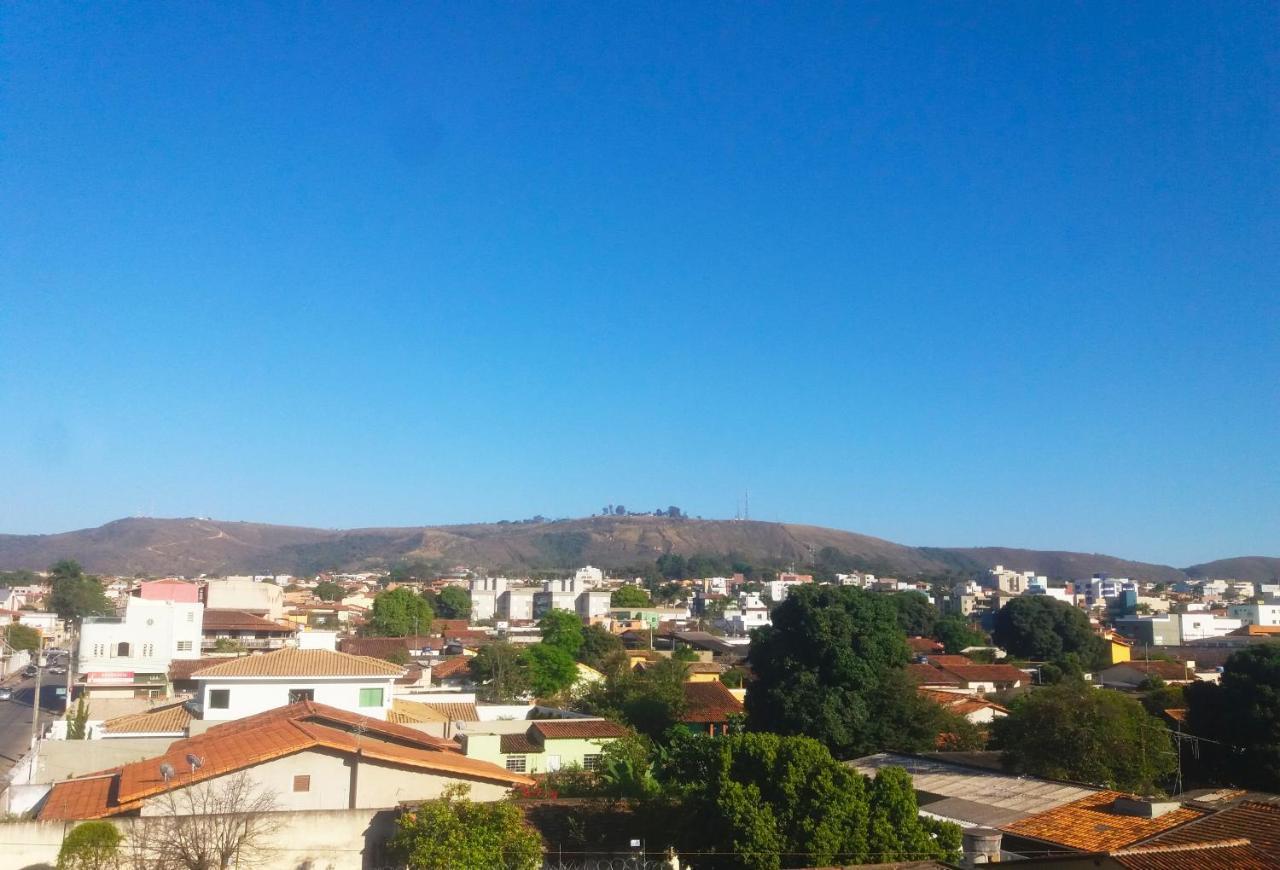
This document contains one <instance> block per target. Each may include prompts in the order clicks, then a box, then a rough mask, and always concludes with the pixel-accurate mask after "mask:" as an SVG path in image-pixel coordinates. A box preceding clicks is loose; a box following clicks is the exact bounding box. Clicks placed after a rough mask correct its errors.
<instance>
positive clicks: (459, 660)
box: [431, 656, 471, 681]
mask: <svg viewBox="0 0 1280 870" xmlns="http://www.w3.org/2000/svg"><path fill="white" fill-rule="evenodd" d="M470 665H471V658H470V657H469V656H454V657H453V658H448V659H445V660H444V661H442V662H439V663H438V664H434V665H432V666H431V679H432V680H433V681H438V680H447V679H449V678H450V677H464V676H466V675H467V673H468V671H469V669H470Z"/></svg>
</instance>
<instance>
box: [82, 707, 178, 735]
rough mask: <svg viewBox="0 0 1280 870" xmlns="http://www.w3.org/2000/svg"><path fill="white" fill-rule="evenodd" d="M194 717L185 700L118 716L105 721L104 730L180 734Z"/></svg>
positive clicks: (119, 732)
mask: <svg viewBox="0 0 1280 870" xmlns="http://www.w3.org/2000/svg"><path fill="white" fill-rule="evenodd" d="M194 718H195V716H194V715H193V714H192V712H191V711H190V710H188V709H187V705H186V702H185V701H184V702H180V703H177V704H166V705H165V706H163V707H155V708H153V709H151V710H146V711H144V712H142V713H133V714H131V715H128V716H116V717H115V718H114V719H108V720H107V721H105V722H103V723H102V730H103V731H105V732H106V733H108V734H180V733H183V732H185V731H186V730H187V726H188V725H189V724H191V720H192V719H194Z"/></svg>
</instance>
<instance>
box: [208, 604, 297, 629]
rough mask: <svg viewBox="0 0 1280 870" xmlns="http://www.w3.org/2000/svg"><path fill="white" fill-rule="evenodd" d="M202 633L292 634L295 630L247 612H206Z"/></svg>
mask: <svg viewBox="0 0 1280 870" xmlns="http://www.w3.org/2000/svg"><path fill="white" fill-rule="evenodd" d="M202 631H203V632H204V633H205V634H209V633H210V632H218V631H255V632H269V633H272V634H292V633H293V632H294V631H295V629H294V628H292V627H289V626H285V625H281V624H279V623H278V622H272V621H271V620H270V619H266V618H264V617H261V616H257V615H256V614H253V613H250V612H249V611H247V610H216V609H215V610H205V612H204V623H203V625H202Z"/></svg>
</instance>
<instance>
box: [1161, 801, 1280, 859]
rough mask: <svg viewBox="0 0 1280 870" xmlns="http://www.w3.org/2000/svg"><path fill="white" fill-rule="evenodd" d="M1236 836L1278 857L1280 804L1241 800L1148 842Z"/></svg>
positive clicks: (1279, 857) (1279, 855) (1205, 840)
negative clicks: (1246, 839) (1245, 838)
mask: <svg viewBox="0 0 1280 870" xmlns="http://www.w3.org/2000/svg"><path fill="white" fill-rule="evenodd" d="M1238 837H1247V838H1248V839H1249V840H1251V841H1252V842H1253V845H1254V846H1256V847H1258V848H1260V849H1263V850H1265V851H1267V852H1268V853H1270V854H1272V855H1275V856H1277V857H1278V859H1280V804H1273V803H1264V802H1262V801H1244V802H1242V803H1240V804H1237V805H1236V806H1234V807H1229V808H1228V809H1225V810H1220V811H1219V812H1216V813H1214V814H1213V815H1210V816H1205V817H1204V818H1203V819H1201V820H1200V821H1198V822H1194V823H1193V824H1190V825H1187V826H1185V827H1182V828H1178V829H1177V830H1174V831H1169V832H1168V833H1167V834H1161V835H1160V836H1158V837H1156V838H1155V839H1154V840H1152V841H1151V844H1150V845H1155V844H1172V843H1203V842H1208V841H1210V840H1228V839H1233V838H1238Z"/></svg>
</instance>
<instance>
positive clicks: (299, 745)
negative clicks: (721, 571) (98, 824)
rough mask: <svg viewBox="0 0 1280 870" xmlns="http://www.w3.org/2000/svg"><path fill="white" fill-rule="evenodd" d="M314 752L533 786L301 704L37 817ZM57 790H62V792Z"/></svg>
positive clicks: (103, 809) (226, 730)
mask: <svg viewBox="0 0 1280 870" xmlns="http://www.w3.org/2000/svg"><path fill="white" fill-rule="evenodd" d="M356 725H359V726H361V730H360V733H355V732H354V731H353V730H351V728H353V727H354V726H356ZM318 747H319V748H326V749H332V750H335V751H338V752H343V753H348V754H355V753H359V754H360V756H361V757H362V758H370V759H376V760H380V761H386V762H388V763H392V764H400V765H404V766H408V767H414V768H417V769H421V770H425V771H429V772H432V773H440V774H453V775H456V776H460V777H463V778H466V779H474V780H481V781H485V782H496V783H500V784H503V785H519V784H529V783H531V782H532V780H531V779H529V778H528V777H526V776H522V775H520V774H516V773H512V772H510V771H507V770H504V769H503V768H500V767H498V766H497V765H495V764H490V763H489V762H487V761H481V760H479V759H476V758H468V757H467V756H465V755H464V754H462V753H461V752H460V751H459V750H458V747H457V746H456V744H453V743H451V742H449V741H446V740H441V739H440V738H436V737H431V736H429V735H426V734H423V733H422V732H420V731H416V730H414V729H412V728H406V727H404V726H402V725H397V724H393V723H390V722H381V721H377V720H373V719H370V718H369V717H365V716H359V715H356V714H354V713H348V712H346V711H345V710H338V709H336V708H333V707H327V706H325V705H323V704H316V703H314V702H311V701H303V702H300V703H297V704H290V705H289V706H287V707H280V708H277V709H275V710H269V711H267V712H265V713H259V714H257V715H256V716H249V717H246V718H245V719H239V720H236V721H234V722H227V723H224V724H222V725H217V726H214V727H213V728H210V729H209V730H208V731H206V732H205V733H204V734H201V735H199V736H197V737H191V738H187V739H185V740H178V741H176V742H174V743H173V745H172V746H170V747H169V749H168V750H167V751H166V752H165V753H164V755H161V756H157V757H155V758H150V759H146V760H144V761H138V762H134V763H132V764H126V765H124V766H123V767H120V768H118V769H117V770H116V771H114V772H112V773H113V775H108V776H106V777H103V778H102V779H104V780H105V781H106V783H107V784H106V785H103V784H102V783H95V784H93V785H91V786H90V785H83V784H75V785H73V784H72V783H71V782H69V783H59V784H58V786H55V788H54V790H53V791H51V792H50V799H49V800H46V801H45V803H44V806H43V808H42V809H41V812H40V815H39V818H41V819H54V818H101V817H103V816H109V815H115V814H118V813H121V812H124V811H126V810H127V809H131V808H134V807H136V806H139V805H140V804H141V802H142V801H143V800H144V799H146V798H148V797H152V796H154V795H157V794H162V793H164V792H167V791H171V790H173V789H176V788H180V787H184V786H187V785H190V784H191V783H193V782H201V781H203V780H206V779H210V778H212V777H216V776H222V775H224V774H228V773H232V772H235V771H237V770H243V769H245V768H247V767H252V766H254V765H257V764H261V763H263V762H266V761H271V760H273V759H276V758H281V757H284V756H286V755H292V754H294V753H297V752H303V751H306V750H309V749H315V748H318ZM188 754H194V755H197V756H199V758H200V759H201V766H200V767H199V768H198V769H196V770H195V771H192V770H191V768H190V766H189V765H188V763H187V760H186V759H187V756H188ZM165 763H167V764H169V765H171V766H172V767H173V769H174V770H175V771H176V774H177V775H176V776H174V777H173V779H172V780H171V781H170V782H165V780H164V778H163V777H162V776H161V775H160V765H161V764H165ZM72 782H74V783H81V782H83V781H72ZM63 787H65V788H66V789H68V790H66V791H60V788H63Z"/></svg>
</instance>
